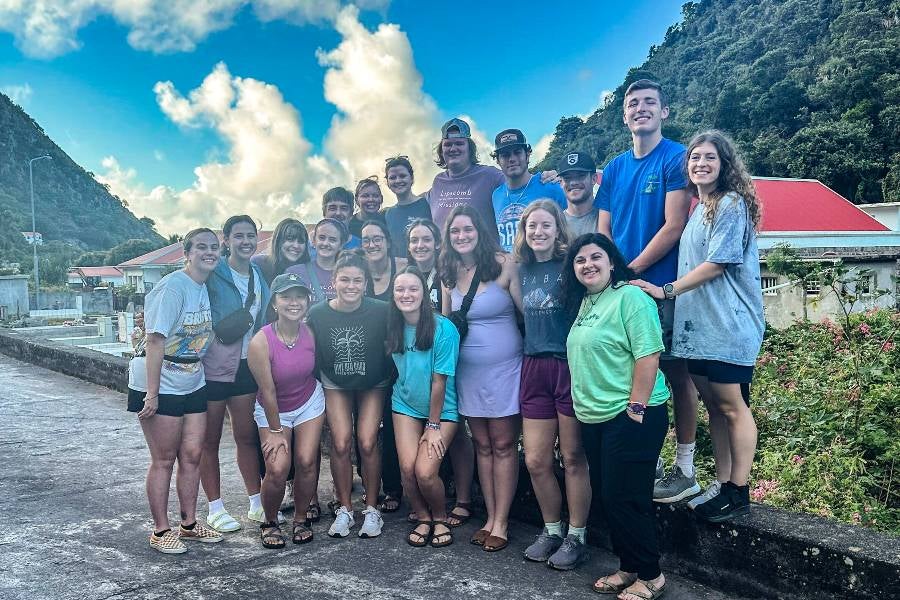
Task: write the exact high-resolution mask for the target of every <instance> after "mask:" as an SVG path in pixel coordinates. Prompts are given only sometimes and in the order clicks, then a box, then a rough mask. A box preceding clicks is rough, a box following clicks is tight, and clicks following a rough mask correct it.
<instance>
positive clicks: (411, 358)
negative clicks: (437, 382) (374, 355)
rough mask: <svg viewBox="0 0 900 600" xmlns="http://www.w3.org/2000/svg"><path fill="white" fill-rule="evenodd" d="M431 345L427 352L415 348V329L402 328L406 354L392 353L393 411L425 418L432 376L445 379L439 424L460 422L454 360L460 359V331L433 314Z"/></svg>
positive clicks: (428, 407)
mask: <svg viewBox="0 0 900 600" xmlns="http://www.w3.org/2000/svg"><path fill="white" fill-rule="evenodd" d="M434 318H435V331H434V345H433V346H432V347H431V348H429V349H428V350H419V349H418V348H416V328H415V327H412V326H410V325H407V326H406V327H404V328H403V344H404V345H405V347H406V352H404V353H403V354H399V353H394V354H392V355H391V356H392V357H393V358H394V363H395V364H396V365H397V381H396V383H394V391H393V394H392V396H391V405H392V406H391V408H392V410H393V411H394V412H398V413H400V414H402V415H407V416H410V417H413V418H415V419H427V418H428V413H429V412H430V411H431V377H432V374H433V373H439V374H441V375H446V376H447V387H446V390H445V392H444V409H443V410H442V411H441V421H459V413H458V412H457V408H456V378H455V377H454V376H455V375H456V361H457V360H458V359H459V332H458V331H457V330H456V327H454V326H453V323H451V322H450V320H449V319H445V318H444V317H441V316H438V315H435V317H434Z"/></svg>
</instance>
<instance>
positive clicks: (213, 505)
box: [209, 498, 225, 515]
mask: <svg viewBox="0 0 900 600" xmlns="http://www.w3.org/2000/svg"><path fill="white" fill-rule="evenodd" d="M224 511H225V503H224V502H222V499H221V498H216V499H215V500H210V501H209V514H211V515H214V514H217V513H220V512H224Z"/></svg>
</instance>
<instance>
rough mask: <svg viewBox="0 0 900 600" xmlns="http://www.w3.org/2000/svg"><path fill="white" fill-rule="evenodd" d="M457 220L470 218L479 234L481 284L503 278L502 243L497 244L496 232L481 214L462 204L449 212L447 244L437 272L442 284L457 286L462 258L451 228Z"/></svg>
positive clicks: (478, 252) (476, 246) (478, 259)
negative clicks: (501, 276) (452, 237)
mask: <svg viewBox="0 0 900 600" xmlns="http://www.w3.org/2000/svg"><path fill="white" fill-rule="evenodd" d="M456 217H469V219H471V220H472V225H473V226H474V227H475V231H476V232H477V233H478V243H476V244H475V252H474V253H473V254H474V255H475V264H476V265H477V271H478V273H479V282H478V283H481V282H485V281H493V280H495V279H497V278H498V277H500V272H501V271H502V268H501V267H500V263H498V262H497V254H499V253H501V252H502V250H501V249H500V244H499V243H498V242H497V235H496V234H497V232H496V231H493V230H490V229H488V228H487V226H486V225H485V224H484V219H482V218H481V215H479V214H478V211H477V210H475V209H474V208H472V207H471V206H469V205H468V204H460V205H459V206H456V207H454V208H453V210H451V211H450V214H449V215H448V216H447V221H446V223H445V224H444V235H443V238H444V240H445V241H444V244H443V245H442V246H441V253H440V256H439V257H438V273H439V274H440V277H441V281H442V282H443V284H444V285H445V286H447V287H448V288H451V289H452V288H454V287H456V272H457V270H458V269H459V268H460V267H462V264H463V262H462V257H461V256H460V255H459V252H457V251H456V250H454V248H453V244H451V243H450V227H451V226H452V225H453V220H454V219H456Z"/></svg>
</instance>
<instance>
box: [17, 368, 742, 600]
mask: <svg viewBox="0 0 900 600" xmlns="http://www.w3.org/2000/svg"><path fill="white" fill-rule="evenodd" d="M124 401H125V397H124V396H123V395H122V394H118V393H115V392H112V391H110V390H108V389H105V388H102V387H98V386H95V385H91V384H88V383H85V382H82V381H80V380H78V379H73V378H70V377H66V376H64V375H59V374H57V373H54V372H51V371H47V370H44V369H41V368H38V367H35V366H32V365H30V364H25V363H22V362H19V361H16V360H13V359H11V358H9V357H6V356H3V355H0V564H2V568H0V598H3V599H5V600H19V599H23V600H24V599H26V598H27V599H29V600H31V599H35V598H53V599H55V600H64V599H73V600H74V599H77V600H100V599H111V598H139V599H151V598H167V599H168V598H192V599H200V598H236V599H237V598H241V599H242V600H243V599H246V598H254V597H266V598H271V599H275V598H297V597H302V598H323V599H324V598H346V597H357V598H366V599H382V598H385V599H387V598H402V599H407V600H414V599H419V598H428V599H442V598H478V599H484V598H491V599H494V598H497V599H501V598H516V599H526V598H534V599H540V600H552V599H563V598H565V599H577V598H597V597H598V596H597V595H595V594H594V593H593V592H591V591H590V583H591V582H592V581H593V579H594V578H595V577H596V576H598V575H601V574H604V573H606V572H609V571H611V570H613V568H614V566H615V564H616V563H615V559H614V558H613V557H612V556H611V555H610V554H608V553H604V552H602V551H599V550H595V551H594V553H593V558H592V560H591V562H590V563H589V564H587V565H585V566H584V567H582V568H580V569H579V570H578V571H576V572H569V573H560V572H556V571H552V570H550V569H547V568H546V567H543V566H541V565H535V564H532V563H526V562H525V561H524V560H523V559H522V558H521V552H522V550H523V549H524V547H525V546H526V545H527V544H528V543H529V542H530V540H531V539H532V536H534V535H535V534H536V533H537V530H536V529H535V528H534V527H531V526H527V525H522V524H515V525H514V526H513V528H512V531H513V534H514V537H513V538H512V540H511V545H510V548H509V549H508V550H507V551H505V552H500V553H497V554H487V553H485V552H482V551H481V550H479V549H478V548H477V547H475V546H472V545H469V544H468V543H465V541H467V540H468V536H470V535H471V534H472V533H473V532H474V530H475V524H474V523H470V524H468V525H466V526H465V527H463V528H462V531H461V532H460V535H459V536H458V538H457V543H456V544H454V545H453V546H450V547H449V548H447V549H443V550H434V549H431V548H427V549H417V548H412V547H410V546H408V545H407V544H406V543H404V541H403V536H404V534H405V532H406V531H407V529H408V526H407V525H406V523H404V522H402V521H403V517H402V516H401V515H402V514H403V513H402V512H401V513H395V514H394V515H388V518H387V519H386V521H387V524H386V527H385V533H384V535H382V536H381V537H380V538H376V539H372V540H362V539H359V538H356V537H352V536H351V537H350V538H347V539H344V540H332V539H330V538H328V537H327V536H326V535H325V531H326V529H327V523H325V522H322V523H320V524H319V525H318V527H317V528H316V539H315V540H314V541H313V542H312V543H311V544H309V545H305V546H299V547H291V548H289V549H288V550H283V551H273V550H265V549H263V548H262V547H261V546H260V544H259V542H258V537H257V531H258V530H257V529H256V528H255V527H253V526H251V525H252V524H250V523H247V522H245V529H244V530H243V531H241V532H238V533H235V534H231V535H229V537H228V538H227V539H226V540H225V542H223V543H221V544H215V545H208V546H206V545H205V546H200V547H197V546H196V545H194V546H190V551H189V552H188V553H187V554H185V555H182V556H165V555H161V554H159V553H157V552H155V551H153V550H151V549H150V548H149V547H148V545H147V534H148V532H149V530H150V518H149V511H148V509H147V506H146V501H145V498H144V490H143V485H144V482H143V479H144V475H145V469H146V465H147V458H148V457H147V450H146V447H145V444H144V439H143V437H142V436H141V432H140V428H139V427H138V424H137V419H136V418H135V417H134V416H133V415H129V414H127V413H126V412H125V410H124V406H125V402H124ZM225 437H226V439H227V438H228V436H227V435H226V436H225ZM222 465H223V488H224V489H225V490H226V491H225V494H226V505H227V506H230V507H232V513H233V514H235V515H237V514H238V511H239V509H240V508H242V507H243V508H244V510H246V508H245V507H244V503H245V502H246V496H243V494H242V492H241V484H240V480H239V477H238V475H237V467H236V466H235V463H234V447H233V445H232V444H230V443H224V444H223V450H222ZM324 473H327V468H326V469H323V474H324ZM329 485H330V484H329V482H328V481H325V480H323V481H322V483H321V488H322V489H323V490H327V489H328V487H329ZM171 496H172V499H173V502H172V504H171V505H170V514H171V515H172V516H173V517H175V516H176V515H177V505H176V504H175V503H174V498H175V494H174V490H173V493H172V495H171ZM201 497H202V492H201ZM323 521H324V520H323ZM289 545H290V544H289ZM669 586H670V590H669V594H668V595H667V596H666V597H667V598H668V599H670V600H678V599H689V598H690V599H708V600H724V599H726V598H734V597H733V596H725V595H723V594H721V593H719V592H716V591H715V590H711V589H708V588H705V587H703V586H700V585H697V584H695V583H693V582H690V581H686V580H684V579H680V578H677V577H674V576H673V577H671V578H670V581H669Z"/></svg>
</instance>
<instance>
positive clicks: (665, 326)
mask: <svg viewBox="0 0 900 600" xmlns="http://www.w3.org/2000/svg"><path fill="white" fill-rule="evenodd" d="M656 310H657V312H659V324H660V326H661V327H662V338H663V346H665V349H664V350H663V351H662V353H661V354H660V355H659V360H682V359H680V358H678V357H677V356H672V354H671V352H672V330H673V329H674V328H675V299H674V298H673V299H671V300H657V301H656Z"/></svg>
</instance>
